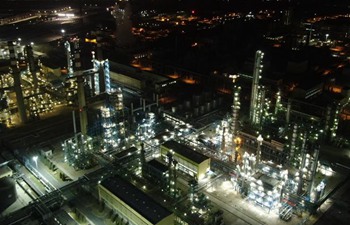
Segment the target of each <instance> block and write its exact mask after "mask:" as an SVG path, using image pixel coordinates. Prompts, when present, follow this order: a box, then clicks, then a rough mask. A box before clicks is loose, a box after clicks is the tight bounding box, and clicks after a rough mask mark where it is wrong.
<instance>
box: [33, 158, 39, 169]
mask: <svg viewBox="0 0 350 225" xmlns="http://www.w3.org/2000/svg"><path fill="white" fill-rule="evenodd" d="M33 161H34V162H35V167H36V168H38V156H37V155H35V156H33Z"/></svg>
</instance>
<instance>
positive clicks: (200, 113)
mask: <svg viewBox="0 0 350 225" xmlns="http://www.w3.org/2000/svg"><path fill="white" fill-rule="evenodd" d="M204 108H205V107H204V105H201V106H199V115H203V114H204V113H205V109H204Z"/></svg>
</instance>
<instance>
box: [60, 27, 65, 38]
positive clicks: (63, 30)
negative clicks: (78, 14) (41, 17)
mask: <svg viewBox="0 0 350 225" xmlns="http://www.w3.org/2000/svg"><path fill="white" fill-rule="evenodd" d="M65 33H66V30H65V29H61V34H62V38H64V34H65Z"/></svg>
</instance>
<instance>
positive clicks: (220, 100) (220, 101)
mask: <svg viewBox="0 0 350 225" xmlns="http://www.w3.org/2000/svg"><path fill="white" fill-rule="evenodd" d="M223 101H224V100H223V98H222V97H219V106H221V105H222V103H223Z"/></svg>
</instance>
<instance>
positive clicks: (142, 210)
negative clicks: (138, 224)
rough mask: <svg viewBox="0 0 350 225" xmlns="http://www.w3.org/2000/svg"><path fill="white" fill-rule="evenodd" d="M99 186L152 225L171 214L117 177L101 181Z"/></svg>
mask: <svg viewBox="0 0 350 225" xmlns="http://www.w3.org/2000/svg"><path fill="white" fill-rule="evenodd" d="M101 185H102V186H103V187H105V188H106V189H107V190H109V191H110V192H111V193H112V194H114V195H115V196H116V197H118V198H119V199H121V200H122V201H123V202H124V203H126V204H127V205H128V206H130V207H131V208H133V209H134V210H135V211H136V212H138V213H139V214H140V215H142V216H143V217H144V218H146V219H147V220H148V221H150V222H151V223H152V224H157V223H158V222H160V221H161V220H163V219H164V218H165V217H167V216H169V215H171V214H172V213H171V212H170V211H169V210H167V209H166V208H164V207H163V206H161V205H159V204H158V203H157V202H156V201H154V200H153V199H152V198H151V197H149V196H148V195H146V194H145V193H143V192H142V191H141V190H139V189H138V188H136V187H135V186H134V185H132V184H131V183H129V182H127V181H125V180H124V179H122V178H120V177H118V176H114V177H111V178H108V179H106V180H104V181H102V182H101Z"/></svg>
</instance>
